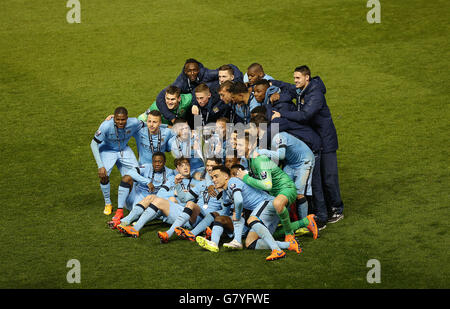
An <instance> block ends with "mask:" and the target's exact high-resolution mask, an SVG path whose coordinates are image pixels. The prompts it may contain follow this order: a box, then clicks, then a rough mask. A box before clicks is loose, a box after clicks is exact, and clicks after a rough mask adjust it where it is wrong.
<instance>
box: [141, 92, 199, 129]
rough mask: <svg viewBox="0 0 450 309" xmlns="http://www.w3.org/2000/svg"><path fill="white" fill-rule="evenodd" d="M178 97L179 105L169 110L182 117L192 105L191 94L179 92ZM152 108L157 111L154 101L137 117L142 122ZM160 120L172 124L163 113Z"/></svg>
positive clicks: (145, 119)
mask: <svg viewBox="0 0 450 309" xmlns="http://www.w3.org/2000/svg"><path fill="white" fill-rule="evenodd" d="M180 97H181V101H180V105H179V106H178V108H176V109H174V110H171V112H173V113H174V114H176V116H177V117H180V118H184V116H185V115H186V112H187V110H188V109H189V107H190V106H191V105H192V94H190V93H182V94H180ZM152 110H157V111H159V109H158V105H157V104H156V101H154V102H153V104H152V105H150V107H149V109H148V110H147V111H146V112H144V113H142V114H141V115H139V117H138V119H139V120H141V121H143V122H146V121H147V116H148V114H149V113H150V111H152ZM161 121H162V123H164V124H168V125H172V123H171V122H170V121H169V120H167V119H166V118H164V116H163V115H161Z"/></svg>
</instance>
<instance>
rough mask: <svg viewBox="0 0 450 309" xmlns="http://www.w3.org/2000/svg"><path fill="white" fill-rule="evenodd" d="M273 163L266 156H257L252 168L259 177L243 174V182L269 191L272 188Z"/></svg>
mask: <svg viewBox="0 0 450 309" xmlns="http://www.w3.org/2000/svg"><path fill="white" fill-rule="evenodd" d="M270 163H273V162H272V161H271V160H270V159H269V158H268V157H267V156H264V155H263V156H259V157H258V158H256V159H255V161H254V163H253V164H254V168H255V170H256V174H257V175H256V176H257V177H258V178H259V179H256V178H253V177H251V176H250V175H248V174H247V175H245V176H244V178H243V181H244V183H246V184H248V185H249V186H252V187H253V188H256V189H259V190H265V191H270V190H272V172H271V170H272V167H273V165H274V164H275V163H273V164H270Z"/></svg>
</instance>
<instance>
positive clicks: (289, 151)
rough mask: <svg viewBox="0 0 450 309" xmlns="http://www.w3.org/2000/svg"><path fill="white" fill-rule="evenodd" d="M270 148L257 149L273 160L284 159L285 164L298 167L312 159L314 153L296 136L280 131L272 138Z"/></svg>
mask: <svg viewBox="0 0 450 309" xmlns="http://www.w3.org/2000/svg"><path fill="white" fill-rule="evenodd" d="M271 149H272V150H267V149H258V153H259V154H260V155H267V156H268V157H269V158H270V159H271V160H274V161H275V162H276V161H277V160H284V161H285V165H289V166H291V167H300V166H301V165H303V164H305V162H308V161H314V153H313V152H312V151H311V149H309V147H308V146H307V145H306V144H305V143H304V142H302V141H301V140H300V139H298V138H297V137H295V136H293V135H291V134H289V133H287V132H280V133H277V134H275V136H274V137H273V139H272V146H271Z"/></svg>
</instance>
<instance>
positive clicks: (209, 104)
mask: <svg viewBox="0 0 450 309" xmlns="http://www.w3.org/2000/svg"><path fill="white" fill-rule="evenodd" d="M194 97H195V99H194V100H193V104H192V114H193V115H194V117H195V115H197V116H200V117H201V125H202V126H205V125H207V124H208V123H211V122H216V120H217V119H218V118H220V117H222V116H223V115H226V114H228V113H229V108H230V106H229V105H228V104H225V103H224V102H222V101H221V100H220V99H219V96H218V95H217V93H215V92H211V90H210V89H209V87H208V85H206V84H205V83H201V84H200V85H198V86H197V87H196V88H195V90H194Z"/></svg>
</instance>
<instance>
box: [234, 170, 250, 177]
mask: <svg viewBox="0 0 450 309" xmlns="http://www.w3.org/2000/svg"><path fill="white" fill-rule="evenodd" d="M247 174H248V171H243V170H241V169H238V170H237V172H236V176H237V177H238V178H240V179H243V178H244V176H245V175H247Z"/></svg>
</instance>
